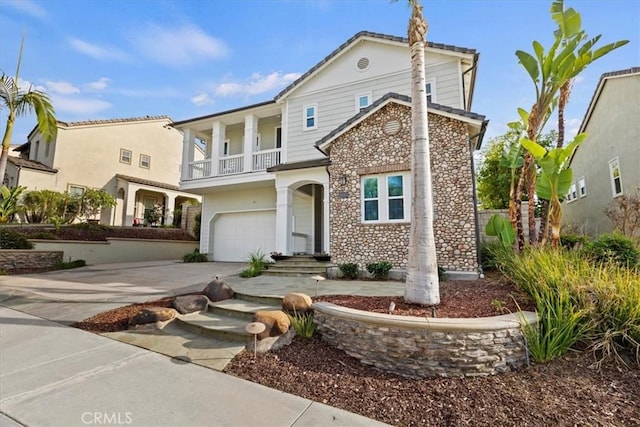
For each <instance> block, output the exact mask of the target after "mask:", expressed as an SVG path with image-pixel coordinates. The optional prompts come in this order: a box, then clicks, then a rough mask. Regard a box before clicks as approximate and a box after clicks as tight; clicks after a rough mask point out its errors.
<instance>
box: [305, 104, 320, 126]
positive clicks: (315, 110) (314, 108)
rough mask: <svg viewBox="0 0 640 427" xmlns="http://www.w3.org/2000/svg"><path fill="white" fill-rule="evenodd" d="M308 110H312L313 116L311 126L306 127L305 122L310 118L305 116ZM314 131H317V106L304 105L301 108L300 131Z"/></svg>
mask: <svg viewBox="0 0 640 427" xmlns="http://www.w3.org/2000/svg"><path fill="white" fill-rule="evenodd" d="M309 108H313V116H311V117H313V126H307V120H308V119H309V118H310V117H308V116H307V110H308V109H309ZM314 129H318V104H317V103H313V104H306V105H304V106H303V107H302V130H303V131H308V130H314Z"/></svg>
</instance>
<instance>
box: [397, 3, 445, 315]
mask: <svg viewBox="0 0 640 427" xmlns="http://www.w3.org/2000/svg"><path fill="white" fill-rule="evenodd" d="M409 5H410V6H411V8H412V12H411V19H410V20H409V47H410V49H411V139H412V146H411V171H412V176H413V185H412V189H411V191H412V194H411V201H412V203H411V233H410V236H409V257H408V263H407V281H406V284H405V287H404V299H405V301H406V302H409V303H414V304H422V305H437V304H439V303H440V287H439V285H440V284H439V281H438V263H437V261H436V243H435V238H434V235H433V189H432V184H431V161H430V156H429V121H428V115H427V94H426V78H425V70H424V65H425V60H424V49H425V36H426V35H427V30H428V26H427V22H426V21H425V19H424V16H423V15H422V5H421V4H420V1H419V0H409Z"/></svg>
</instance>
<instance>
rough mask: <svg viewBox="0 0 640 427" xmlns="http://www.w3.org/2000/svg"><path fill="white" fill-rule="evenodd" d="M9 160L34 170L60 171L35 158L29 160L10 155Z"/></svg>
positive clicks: (20, 166) (21, 166) (18, 165)
mask: <svg viewBox="0 0 640 427" xmlns="http://www.w3.org/2000/svg"><path fill="white" fill-rule="evenodd" d="M7 161H8V162H9V163H11V164H12V165H14V166H16V167H19V168H27V169H33V170H38V171H43V172H50V173H58V169H53V168H50V167H49V166H47V165H45V164H43V163H40V162H38V161H35V160H28V159H22V158H20V157H13V156H9V157H7Z"/></svg>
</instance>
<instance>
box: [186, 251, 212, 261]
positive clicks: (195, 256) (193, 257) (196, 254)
mask: <svg viewBox="0 0 640 427" xmlns="http://www.w3.org/2000/svg"><path fill="white" fill-rule="evenodd" d="M207 261H209V259H208V258H207V254H201V253H200V250H199V249H198V248H195V249H194V250H193V252H191V253H188V254H186V255H185V256H183V257H182V262H207Z"/></svg>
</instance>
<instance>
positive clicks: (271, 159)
mask: <svg viewBox="0 0 640 427" xmlns="http://www.w3.org/2000/svg"><path fill="white" fill-rule="evenodd" d="M279 164H280V149H279V148H276V149H275V150H265V151H258V152H257V153H253V170H254V171H263V170H266V169H267V168H270V167H271V166H275V165H279Z"/></svg>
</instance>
